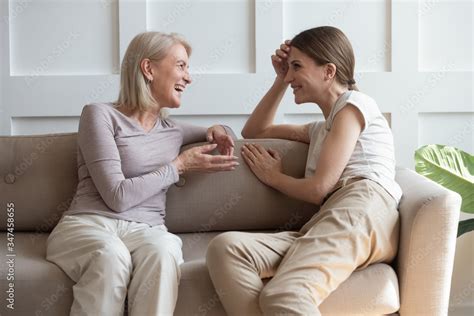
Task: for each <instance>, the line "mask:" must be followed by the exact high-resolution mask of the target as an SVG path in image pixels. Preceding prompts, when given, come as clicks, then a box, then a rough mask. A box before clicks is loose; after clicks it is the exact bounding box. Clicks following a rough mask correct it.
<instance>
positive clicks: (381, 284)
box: [0, 134, 461, 315]
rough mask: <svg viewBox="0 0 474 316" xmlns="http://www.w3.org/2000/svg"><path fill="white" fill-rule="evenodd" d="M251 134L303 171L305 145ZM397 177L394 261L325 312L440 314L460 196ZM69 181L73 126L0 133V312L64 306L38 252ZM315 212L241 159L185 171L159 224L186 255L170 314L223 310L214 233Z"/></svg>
mask: <svg viewBox="0 0 474 316" xmlns="http://www.w3.org/2000/svg"><path fill="white" fill-rule="evenodd" d="M243 142H244V141H243V140H239V141H237V144H236V145H237V147H236V152H237V153H239V152H240V150H239V149H240V146H241V145H242V143H243ZM256 142H259V143H261V144H263V145H265V146H270V147H272V148H275V149H277V150H279V151H280V152H281V153H282V155H283V164H284V169H285V171H286V173H288V174H291V175H293V176H297V177H301V176H302V175H303V173H304V167H305V163H306V155H307V150H308V147H307V146H306V145H304V144H301V143H297V142H289V141H282V140H257V141H256ZM397 181H398V183H399V184H400V185H401V187H402V189H403V192H404V196H403V199H402V201H401V203H400V216H401V240H400V247H399V254H398V257H397V259H396V260H395V262H393V264H392V265H388V264H376V265H373V266H370V267H368V268H367V269H364V270H361V271H356V272H354V273H353V275H352V276H351V277H350V278H349V279H348V280H347V281H346V282H344V283H343V284H342V285H341V286H340V287H339V288H338V289H337V290H336V291H334V292H333V293H332V294H331V295H330V296H329V297H328V299H327V300H326V301H325V302H324V303H323V304H322V305H321V306H320V309H321V311H322V313H323V315H381V314H391V313H397V312H398V313H400V314H402V315H446V314H447V310H448V298H449V289H450V280H451V272H452V267H453V258H454V249H455V242H456V229H457V222H458V216H459V207H460V203H461V200H460V197H459V196H458V195H457V194H456V193H453V192H451V191H448V190H446V189H444V188H442V187H441V186H439V185H437V184H435V183H433V182H431V181H429V180H427V179H425V178H423V177H421V176H419V175H417V174H416V173H414V172H413V171H410V170H407V169H398V170H397ZM76 184H77V171H76V134H53V135H43V136H15V137H13V136H7V137H0V205H1V208H2V211H1V213H0V214H1V215H0V224H1V227H2V231H6V230H7V228H10V230H11V225H12V224H11V223H12V222H13V223H14V233H13V237H14V239H11V237H12V235H9V236H7V234H6V233H2V236H3V239H4V240H3V241H2V242H1V243H0V250H1V256H2V257H1V260H2V264H1V278H0V283H1V300H0V302H1V308H0V314H1V315H10V314H11V315H67V314H68V311H69V308H70V306H71V302H72V287H73V286H74V283H73V282H72V281H71V280H70V279H69V278H68V277H67V276H66V275H65V274H64V273H63V272H62V270H61V269H59V268H58V267H57V266H56V265H54V264H52V263H50V262H48V261H46V260H45V252H46V239H47V237H48V233H49V232H50V231H51V229H52V228H53V227H54V225H55V224H56V223H57V221H58V220H59V218H60V216H61V214H62V213H63V211H64V210H66V209H67V207H68V205H69V203H70V202H71V198H72V197H73V194H74V191H75V189H76ZM316 211H317V208H316V207H314V206H312V205H309V204H306V203H302V202H299V201H295V200H292V199H289V198H287V197H285V196H283V195H282V194H279V193H278V192H276V191H275V190H273V189H270V188H268V187H266V186H264V185H262V184H261V183H260V182H259V181H258V180H257V179H256V178H255V177H254V176H253V175H252V174H251V172H250V171H249V170H248V168H247V167H246V165H245V163H242V164H241V165H240V166H239V168H238V169H237V170H235V171H234V172H227V173H224V172H222V173H216V174H189V175H185V176H184V177H183V178H181V180H180V182H179V183H177V184H175V185H173V186H172V187H171V188H170V190H169V192H168V202H167V219H166V224H167V226H168V227H169V229H170V231H171V232H174V233H176V234H178V235H179V236H180V237H181V238H182V240H183V252H184V258H185V263H184V264H183V265H182V266H181V268H182V278H181V283H180V288H179V299H178V303H177V307H176V313H175V314H176V315H224V314H225V312H224V310H223V308H222V305H221V304H220V302H219V299H218V296H217V294H216V293H215V291H214V289H213V286H212V283H211V281H210V279H209V275H208V272H207V269H206V265H205V261H204V258H205V252H206V247H207V244H208V243H209V241H210V240H211V239H212V238H213V237H214V236H216V235H217V234H219V232H220V231H227V230H245V231H262V230H263V231H270V232H275V231H281V230H291V229H297V228H298V227H299V226H300V225H301V224H302V223H303V222H305V221H306V220H307V219H309V218H310V217H311V216H312V214H313V213H314V212H316ZM12 216H13V217H12ZM9 217H10V218H14V220H11V219H10V220H8V218H9ZM8 223H10V224H8ZM8 225H10V227H7V226H8ZM10 232H11V231H10ZM7 237H9V238H10V240H8V239H7ZM8 242H12V243H13V244H8ZM9 246H13V247H11V248H8V247H9ZM12 259H13V260H12ZM12 277H14V280H12ZM12 289H13V290H12ZM12 299H14V301H12ZM12 302H13V304H14V305H13V307H14V310H13V311H12V310H11V309H9V308H8V305H9V304H11V303H12ZM10 306H12V305H10ZM104 315H105V314H104Z"/></svg>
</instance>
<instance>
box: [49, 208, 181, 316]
mask: <svg viewBox="0 0 474 316" xmlns="http://www.w3.org/2000/svg"><path fill="white" fill-rule="evenodd" d="M181 246H182V242H181V239H180V238H179V237H178V236H176V235H173V234H171V233H169V232H168V231H167V229H166V227H165V226H164V225H159V226H154V227H150V226H149V225H147V224H144V223H136V222H129V221H124V220H118V219H112V218H107V217H104V216H100V215H89V214H80V215H73V216H70V215H69V216H68V215H66V216H64V217H63V218H62V219H61V221H60V222H59V223H58V225H57V226H56V227H55V228H54V230H53V232H52V233H51V235H50V236H49V238H48V244H47V256H46V257H47V259H48V260H49V261H51V262H54V263H55V264H57V265H58V266H59V267H61V269H63V271H64V272H65V273H66V274H67V275H68V276H69V277H70V278H71V279H72V280H73V281H74V282H76V284H75V285H74V287H73V294H74V301H73V304H72V307H71V315H91V316H92V315H93V316H97V315H123V312H124V303H125V298H126V297H127V293H128V314H129V315H130V316H138V315H140V316H143V315H172V314H173V311H174V307H175V304H176V299H177V295H178V284H179V278H180V269H179V265H180V264H181V263H182V262H183V258H182V252H181Z"/></svg>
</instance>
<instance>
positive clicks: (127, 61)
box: [116, 32, 192, 112]
mask: <svg viewBox="0 0 474 316" xmlns="http://www.w3.org/2000/svg"><path fill="white" fill-rule="evenodd" d="M176 44H181V45H183V47H184V48H185V49H186V52H187V53H188V56H190V55H191V51H192V49H191V46H190V45H189V44H188V42H186V40H185V39H184V38H182V37H181V36H180V35H179V34H176V33H170V34H167V33H161V32H144V33H140V34H138V35H136V36H135V37H134V38H133V40H132V41H131V42H130V44H129V45H128V48H127V51H126V52H125V56H124V57H123V61H122V67H121V71H120V93H119V97H118V100H117V102H116V106H119V107H125V108H126V109H128V110H132V111H135V110H139V111H140V112H144V111H148V110H150V109H156V108H158V107H159V105H158V102H157V101H156V100H155V98H153V95H152V94H151V91H150V88H149V86H148V83H147V79H146V78H145V75H144V74H143V73H142V70H141V67H140V63H141V62H142V60H143V59H145V58H149V59H151V60H153V61H156V62H159V61H161V60H162V59H164V58H165V57H166V55H167V54H168V52H169V50H170V49H171V47H173V46H174V45H176Z"/></svg>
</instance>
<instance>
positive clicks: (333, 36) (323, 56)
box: [291, 26, 359, 91]
mask: <svg viewBox="0 0 474 316" xmlns="http://www.w3.org/2000/svg"><path fill="white" fill-rule="evenodd" d="M291 46H294V47H296V48H298V49H299V50H300V51H302V52H303V53H305V54H306V55H308V56H309V57H310V58H312V59H313V60H314V61H315V62H316V64H318V65H325V64H328V63H332V64H334V65H336V80H337V81H338V82H339V83H340V84H343V85H346V86H347V87H348V88H349V90H356V91H358V90H359V89H358V88H357V86H356V82H355V80H354V68H355V57H354V51H353V50H352V45H351V43H350V42H349V39H348V38H347V37H346V35H344V33H343V32H342V31H341V30H339V29H338V28H335V27H332V26H320V27H315V28H312V29H309V30H305V31H303V32H301V33H299V34H298V35H296V36H295V37H294V38H293V39H292V40H291Z"/></svg>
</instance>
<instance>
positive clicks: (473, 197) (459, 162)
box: [415, 145, 474, 213]
mask: <svg viewBox="0 0 474 316" xmlns="http://www.w3.org/2000/svg"><path fill="white" fill-rule="evenodd" d="M415 163H416V164H415V170H416V172H418V173H419V174H421V175H423V176H425V177H427V178H429V179H431V180H433V181H435V182H437V183H439V184H440V185H442V186H444V187H445V188H447V189H450V190H452V191H455V192H457V193H459V194H460V195H461V197H462V205H461V211H463V212H466V213H474V175H473V173H474V156H471V155H470V154H468V153H465V152H464V151H462V150H460V149H457V148H454V147H449V146H443V145H426V146H423V147H421V148H419V149H418V150H416V151H415Z"/></svg>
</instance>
